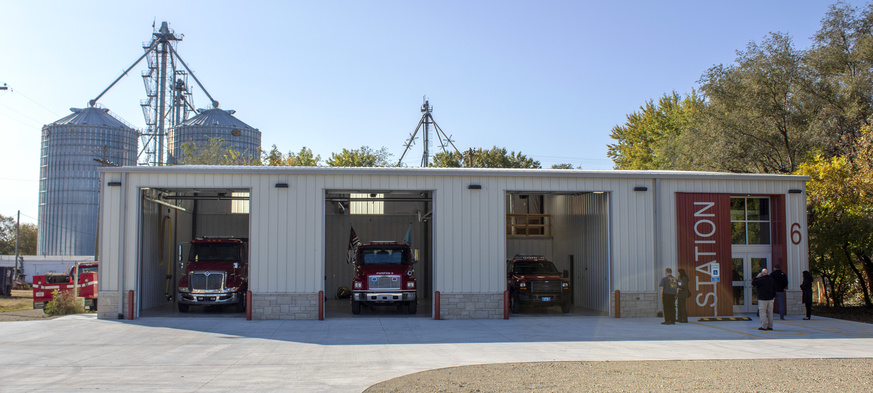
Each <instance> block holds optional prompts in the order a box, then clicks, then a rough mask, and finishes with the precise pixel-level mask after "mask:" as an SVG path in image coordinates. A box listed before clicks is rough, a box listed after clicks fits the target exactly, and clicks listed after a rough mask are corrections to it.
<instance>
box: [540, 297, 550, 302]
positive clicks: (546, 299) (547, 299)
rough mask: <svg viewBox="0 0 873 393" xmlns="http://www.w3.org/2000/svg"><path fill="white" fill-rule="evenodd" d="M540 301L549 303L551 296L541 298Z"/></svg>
mask: <svg viewBox="0 0 873 393" xmlns="http://www.w3.org/2000/svg"><path fill="white" fill-rule="evenodd" d="M540 300H542V301H544V302H550V301H552V297H551V296H543V297H541V298H540Z"/></svg>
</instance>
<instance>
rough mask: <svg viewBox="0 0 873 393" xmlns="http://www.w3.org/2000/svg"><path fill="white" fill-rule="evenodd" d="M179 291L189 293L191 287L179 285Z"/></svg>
mask: <svg viewBox="0 0 873 393" xmlns="http://www.w3.org/2000/svg"><path fill="white" fill-rule="evenodd" d="M179 292H180V293H191V288H188V287H179Z"/></svg>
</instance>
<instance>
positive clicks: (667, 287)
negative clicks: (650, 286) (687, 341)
mask: <svg viewBox="0 0 873 393" xmlns="http://www.w3.org/2000/svg"><path fill="white" fill-rule="evenodd" d="M658 287H660V290H661V304H662V305H663V306H664V322H661V325H673V324H675V323H676V292H677V291H678V288H679V282H678V280H676V277H673V269H670V268H669V267H668V268H666V269H664V278H662V279H661V283H660V284H658Z"/></svg>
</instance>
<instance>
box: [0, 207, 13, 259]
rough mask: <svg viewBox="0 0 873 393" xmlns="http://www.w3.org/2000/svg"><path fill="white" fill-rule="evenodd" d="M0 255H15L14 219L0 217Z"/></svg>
mask: <svg viewBox="0 0 873 393" xmlns="http://www.w3.org/2000/svg"><path fill="white" fill-rule="evenodd" d="M0 255H15V219H14V218H12V217H6V216H4V215H0Z"/></svg>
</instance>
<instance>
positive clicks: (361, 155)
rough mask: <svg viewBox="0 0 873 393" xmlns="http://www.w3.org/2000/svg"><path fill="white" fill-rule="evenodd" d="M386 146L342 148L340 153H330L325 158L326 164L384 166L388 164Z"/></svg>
mask: <svg viewBox="0 0 873 393" xmlns="http://www.w3.org/2000/svg"><path fill="white" fill-rule="evenodd" d="M390 156H391V154H390V153H388V148H386V147H384V146H383V147H382V149H380V150H373V149H371V148H370V147H368V146H361V148H360V149H352V150H350V149H343V151H342V152H340V153H332V154H331V155H330V158H328V159H327V165H329V166H332V167H384V166H388V157H390Z"/></svg>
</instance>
